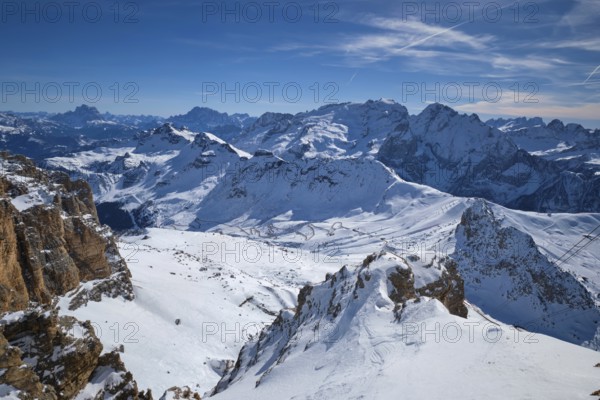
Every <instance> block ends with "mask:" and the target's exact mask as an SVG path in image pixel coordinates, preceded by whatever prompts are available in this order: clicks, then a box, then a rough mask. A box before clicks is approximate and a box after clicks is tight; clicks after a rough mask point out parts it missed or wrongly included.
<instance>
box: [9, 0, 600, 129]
mask: <svg viewBox="0 0 600 400" xmlns="http://www.w3.org/2000/svg"><path fill="white" fill-rule="evenodd" d="M0 7H1V8H0V32H1V33H2V37H3V41H2V42H3V47H4V48H3V52H2V57H1V58H0V76H1V77H2V79H1V82H2V87H1V89H2V93H1V98H0V101H1V102H2V104H1V105H0V109H3V110H13V111H52V112H56V111H65V110H67V109H72V108H74V107H75V106H76V105H78V104H81V103H87V104H90V105H95V106H96V107H98V108H99V109H100V110H101V111H105V110H106V111H110V112H114V113H121V114H124V113H132V114H141V113H143V114H157V115H163V116H168V115H173V114H179V113H184V112H186V111H188V110H189V109H191V108H192V107H193V106H206V107H211V108H215V109H217V110H220V111H227V112H248V113H250V114H253V115H259V114H261V113H262V112H265V111H267V110H268V111H279V112H298V111H304V110H309V109H313V108H316V107H318V106H320V105H322V104H325V103H327V102H338V101H339V102H342V101H360V102H362V101H365V100H368V99H377V98H381V97H384V98H393V99H395V100H396V101H398V102H401V103H403V104H405V105H406V106H407V107H408V109H409V111H411V112H419V111H420V110H421V109H423V108H424V107H425V106H426V104H427V103H430V102H433V101H439V102H442V103H445V104H448V105H450V106H451V107H453V108H455V109H457V110H460V111H463V112H469V113H470V112H476V113H478V114H479V115H480V116H481V117H482V118H487V117H490V116H518V115H525V116H542V117H543V118H544V119H545V120H546V121H549V120H550V119H552V118H560V119H563V120H565V121H577V122H581V123H583V124H584V125H586V126H588V127H600V68H599V66H600V1H598V0H567V1H565V0H559V1H519V2H515V1H506V0H502V1H487V0H485V1H471V2H469V1H466V0H465V1H440V0H438V1H415V2H406V1H405V2H398V1H381V0H365V1H363V0H347V1H343V2H341V1H337V2H329V1H321V2H317V1H302V0H299V1H269V0H267V1H254V2H252V1H250V2H249V1H242V2H232V1H227V2H224V1H169V0H162V1H154V0H145V1H143V2H142V1H121V0H119V1H115V0H110V1H104V0H98V1H87V0H81V1H74V2H66V1H65V2H62V1H55V2H51V1H31V0H29V1H26V2H21V1H15V2H11V1H3V2H2V3H1V5H0ZM99 13H101V14H99ZM117 88H118V90H117ZM59 89H60V91H59ZM98 89H100V90H101V92H102V93H101V94H100V93H99V92H98Z"/></svg>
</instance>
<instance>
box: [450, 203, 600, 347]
mask: <svg viewBox="0 0 600 400" xmlns="http://www.w3.org/2000/svg"><path fill="white" fill-rule="evenodd" d="M452 258H453V259H454V260H455V261H456V265H457V268H458V270H459V272H460V274H461V276H462V277H463V278H464V280H465V291H466V297H467V298H468V299H469V300H470V301H472V302H473V303H475V304H477V305H478V306H479V307H480V308H481V309H482V310H483V311H484V312H486V313H488V314H490V315H491V316H493V317H495V318H497V319H499V320H501V321H503V322H506V323H511V324H514V325H518V326H520V327H523V328H525V329H527V330H529V331H532V332H541V333H544V334H547V335H550V336H554V337H557V338H559V339H562V340H566V341H569V342H572V343H576V344H582V343H583V342H584V341H589V340H592V339H593V337H594V334H595V333H596V330H597V327H598V321H600V312H599V310H598V307H597V305H596V304H595V301H594V299H593V297H592V295H591V294H590V293H589V292H588V291H587V290H586V289H585V287H584V286H583V285H582V284H581V283H580V282H579V281H577V280H576V279H575V278H574V277H573V275H571V274H569V273H567V272H566V271H563V270H562V269H561V268H560V266H559V265H556V264H554V263H552V262H550V261H549V260H548V259H547V258H546V257H545V256H544V255H543V254H542V253H540V251H539V250H538V248H537V246H536V244H535V242H534V240H533V238H532V237H531V236H529V235H528V234H526V233H524V232H521V231H519V230H518V229H516V228H514V227H510V226H508V227H504V226H502V222H501V220H500V219H499V218H498V217H496V216H495V215H494V212H493V210H492V208H491V206H490V205H489V204H488V203H486V202H485V201H483V200H478V201H476V202H475V203H474V204H473V205H472V206H471V207H470V208H468V209H467V210H465V212H464V213H463V216H462V219H461V222H460V224H459V225H458V227H457V229H456V252H455V254H453V255H452ZM587 345H588V346H589V347H594V346H593V345H592V343H588V344H587ZM597 345H598V343H596V346H597Z"/></svg>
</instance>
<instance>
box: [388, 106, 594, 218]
mask: <svg viewBox="0 0 600 400" xmlns="http://www.w3.org/2000/svg"><path fill="white" fill-rule="evenodd" d="M378 158H379V160H381V161H382V162H383V163H384V164H386V165H389V166H391V167H393V168H394V169H395V170H396V172H397V173H398V174H399V175H400V176H401V177H402V178H404V179H406V180H409V181H413V182H419V183H423V184H426V185H429V186H432V187H435V188H437V189H440V190H442V191H445V192H448V193H452V194H454V195H458V196H474V197H483V198H486V199H488V200H490V201H492V202H495V203H498V204H502V205H505V206H507V207H511V208H515V209H520V210H531V211H541V212H582V211H589V212H595V211H598V210H600V202H599V199H600V195H599V194H600V174H598V172H600V171H598V166H597V165H596V166H593V165H590V166H589V167H588V168H587V169H585V170H583V169H581V168H579V167H578V166H575V165H568V164H565V163H560V162H557V161H552V160H546V159H545V158H542V157H539V156H535V155H532V154H530V153H528V152H527V151H525V150H523V149H519V146H517V144H516V143H515V142H514V141H513V139H512V137H511V135H510V134H507V133H506V132H503V131H501V130H499V129H496V128H492V127H490V126H489V125H486V124H484V123H483V122H481V121H480V120H479V118H478V117H477V115H475V114H472V115H466V114H462V115H461V114H458V113H457V112H456V111H454V110H452V109H451V108H449V107H447V106H443V105H441V104H432V105H430V106H428V107H427V108H425V110H423V111H422V112H421V113H420V114H419V115H417V116H413V117H411V119H410V124H409V125H408V126H406V129H404V130H403V131H401V132H397V133H394V134H393V135H390V136H389V137H388V138H387V139H386V141H385V143H384V144H383V145H382V146H381V149H380V150H379V153H378ZM572 167H573V168H572Z"/></svg>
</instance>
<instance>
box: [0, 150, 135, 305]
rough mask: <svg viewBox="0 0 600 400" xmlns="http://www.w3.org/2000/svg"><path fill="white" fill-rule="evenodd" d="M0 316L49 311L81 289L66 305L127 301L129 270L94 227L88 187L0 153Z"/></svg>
mask: <svg viewBox="0 0 600 400" xmlns="http://www.w3.org/2000/svg"><path fill="white" fill-rule="evenodd" d="M0 172H1V173H0V235H1V237H0V246H1V249H0V252H1V253H2V258H1V259H0V311H10V310H20V309H23V308H25V307H26V306H27V304H28V302H30V301H33V302H36V303H43V304H48V303H50V302H51V300H52V296H54V295H63V294H65V293H67V292H69V291H71V290H73V289H75V288H77V287H78V286H79V284H80V282H85V281H94V284H93V285H91V288H88V289H85V290H83V289H82V290H80V291H79V292H78V293H77V294H76V295H74V297H73V302H72V306H73V307H76V306H79V305H81V304H85V303H86V302H87V300H90V299H91V300H99V298H100V297H101V293H105V294H107V295H110V296H113V297H114V296H118V295H121V296H123V297H124V298H126V299H132V298H133V288H132V286H131V282H130V281H129V275H130V274H129V271H128V269H127V266H126V264H125V261H124V260H123V259H122V258H121V256H120V255H119V252H118V250H117V247H116V245H115V243H114V240H113V238H112V233H111V232H110V229H109V228H108V227H104V226H101V225H100V224H99V222H98V216H97V213H96V208H95V206H94V202H93V198H92V192H91V189H90V187H89V186H88V185H87V184H86V183H85V182H83V181H76V182H72V181H70V180H69V179H68V177H67V176H66V175H65V174H62V173H49V172H45V171H43V170H41V169H38V168H36V167H35V166H34V164H33V163H32V162H31V161H30V160H28V159H26V158H24V157H20V156H9V155H8V154H6V153H0Z"/></svg>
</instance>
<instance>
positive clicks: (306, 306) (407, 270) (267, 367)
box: [214, 252, 467, 393]
mask: <svg viewBox="0 0 600 400" xmlns="http://www.w3.org/2000/svg"><path fill="white" fill-rule="evenodd" d="M447 266H448V267H447ZM463 301H464V297H463V282H462V279H461V278H460V276H459V275H458V273H457V272H456V269H455V266H454V263H453V262H452V261H451V260H449V259H444V260H434V261H433V262H432V263H430V264H425V263H423V262H422V261H421V260H419V258H418V257H412V259H404V258H402V257H399V256H396V255H394V254H391V253H387V252H381V253H379V254H373V255H371V256H369V257H367V258H366V259H365V260H364V261H363V263H362V265H360V266H358V267H356V269H355V270H354V271H350V270H349V269H348V268H347V267H343V268H342V269H341V270H340V271H338V272H337V273H335V274H333V275H328V276H327V280H326V281H325V282H323V283H320V284H318V285H315V286H311V285H307V286H305V287H304V288H303V289H302V290H301V291H300V293H299V295H298V303H297V304H298V305H297V307H296V309H295V310H282V311H281V312H280V313H279V315H278V316H277V318H276V319H275V321H274V322H273V324H272V325H270V326H269V327H267V328H265V329H264V330H263V331H262V332H261V333H260V335H259V337H258V338H254V340H251V341H250V342H249V343H248V344H246V345H245V346H244V347H243V348H242V350H241V351H240V355H239V358H238V360H237V362H236V364H235V366H234V367H233V368H232V369H231V370H230V371H227V372H226V373H225V375H224V376H223V378H222V379H221V381H220V382H219V383H218V384H217V386H216V387H215V389H214V393H219V392H222V391H224V390H225V389H227V388H228V387H229V386H230V385H231V384H233V383H234V382H236V381H238V380H239V379H241V378H242V377H243V376H244V374H245V373H246V372H247V371H248V370H249V369H250V368H251V367H253V366H255V365H259V366H260V367H259V374H257V376H251V377H250V378H249V379H257V380H256V386H259V385H260V383H261V381H262V380H263V379H267V377H268V376H269V374H270V373H271V371H272V370H273V369H275V368H276V367H277V366H278V365H279V364H281V363H283V362H285V360H286V358H287V357H288V356H290V354H292V352H294V351H296V354H295V355H298V351H297V350H294V348H297V347H298V346H301V345H303V346H305V347H304V351H306V350H307V349H309V348H310V347H313V346H317V345H323V346H325V347H327V348H329V346H332V345H333V343H337V342H340V341H341V340H348V341H352V340H353V339H352V338H357V337H358V338H360V337H361V335H360V334H357V333H356V330H360V332H361V333H362V334H364V335H366V336H372V335H373V334H372V329H375V328H373V327H368V326H367V327H366V328H364V326H365V324H367V323H366V322H365V321H363V320H362V318H363V317H364V316H373V317H374V318H376V317H375V316H376V315H384V314H383V313H384V311H383V310H390V311H389V312H390V313H392V314H393V315H394V317H395V322H394V318H392V319H391V320H390V319H387V317H386V318H384V320H385V321H386V322H385V324H386V325H388V326H389V324H394V323H398V322H399V321H400V320H401V318H402V313H403V310H404V309H405V308H406V307H407V306H408V304H411V303H420V302H423V303H425V302H434V303H437V304H438V305H439V307H440V308H441V309H444V310H445V312H446V313H448V312H449V313H452V314H454V315H457V316H461V317H466V315H467V309H466V307H465V305H464V304H463ZM440 303H441V304H443V306H442V305H440ZM444 306H445V307H446V308H444ZM363 329H364V332H363ZM391 329H393V327H392V328H391ZM342 338H344V339H342ZM352 343H354V342H352ZM357 345H358V344H357ZM354 350H356V349H353V351H354ZM356 351H360V350H356Z"/></svg>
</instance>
